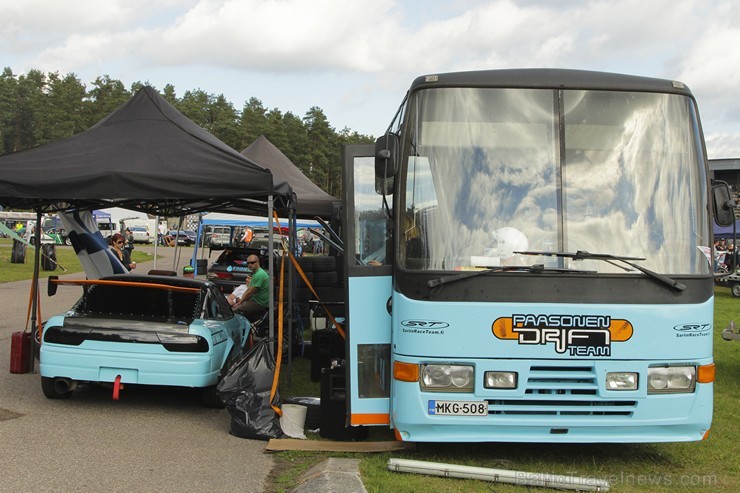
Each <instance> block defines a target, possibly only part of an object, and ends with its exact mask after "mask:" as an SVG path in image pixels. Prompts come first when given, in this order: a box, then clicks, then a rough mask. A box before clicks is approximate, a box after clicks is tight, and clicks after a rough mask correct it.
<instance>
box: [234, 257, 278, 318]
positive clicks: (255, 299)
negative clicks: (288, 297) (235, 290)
mask: <svg viewBox="0 0 740 493" xmlns="http://www.w3.org/2000/svg"><path fill="white" fill-rule="evenodd" d="M247 267H248V268H249V270H250V271H251V272H252V279H251V280H250V281H249V286H248V287H247V290H246V291H245V292H244V294H243V295H242V296H241V297H239V298H235V299H234V301H233V303H234V304H233V305H232V308H233V310H234V311H235V312H236V313H239V314H241V315H244V316H245V317H247V319H248V320H249V321H250V322H254V321H257V320H259V319H260V318H261V317H262V315H264V314H265V313H266V312H267V308H268V307H269V306H270V277H269V276H268V275H267V272H265V271H264V270H263V269H262V267H260V259H259V257H257V255H250V256H249V257H247Z"/></svg>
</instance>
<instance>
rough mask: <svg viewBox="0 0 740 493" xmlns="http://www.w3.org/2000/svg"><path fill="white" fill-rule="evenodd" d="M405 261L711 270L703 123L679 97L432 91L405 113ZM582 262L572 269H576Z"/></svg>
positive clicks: (454, 266)
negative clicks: (603, 257) (628, 263)
mask: <svg viewBox="0 0 740 493" xmlns="http://www.w3.org/2000/svg"><path fill="white" fill-rule="evenodd" d="M404 126H405V129H406V134H405V135H406V136H407V138H406V139H405V142H404V150H403V159H402V166H403V167H404V168H405V169H402V172H401V180H402V182H401V198H402V201H401V204H404V206H403V207H401V209H402V210H401V211H400V213H401V218H400V221H401V222H400V225H401V231H399V233H400V238H399V239H400V242H399V243H400V249H399V252H400V254H399V262H400V264H401V266H402V267H404V268H406V269H411V270H446V271H454V270H467V269H475V268H480V267H493V266H509V265H513V266H516V265H523V266H526V265H534V264H544V265H545V266H548V265H551V266H553V267H559V268H573V269H588V270H591V271H596V272H597V273H634V274H636V275H637V274H640V272H639V271H637V270H634V269H629V270H628V271H625V270H624V269H623V267H620V266H617V265H615V264H613V263H609V262H604V261H599V260H590V259H587V260H574V259H572V258H562V257H561V258H558V257H554V256H553V257H551V256H544V255H531V254H530V255H522V254H519V253H516V252H522V251H530V252H531V251H538V252H576V251H587V252H591V253H601V254H611V255H622V256H630V257H639V258H644V259H645V260H641V261H639V264H640V266H642V267H645V268H648V269H651V270H653V271H656V272H659V273H663V274H669V275H670V274H673V275H706V274H708V273H709V272H711V266H710V262H709V255H710V242H711V236H710V226H709V219H708V211H707V210H706V209H705V208H704V207H703V206H702V204H704V203H706V193H707V183H706V171H705V161H704V158H703V149H702V146H701V137H700V130H699V123H698V117H697V115H696V112H695V108H694V104H693V101H692V100H691V99H690V98H688V97H685V96H681V95H674V94H659V93H648V92H623V91H594V90H590V91H583V90H553V89H508V88H506V89H501V88H432V89H424V90H420V91H418V92H416V93H414V94H412V95H411V97H410V99H409V102H408V106H407V113H406V117H405V121H404ZM575 262H578V263H575Z"/></svg>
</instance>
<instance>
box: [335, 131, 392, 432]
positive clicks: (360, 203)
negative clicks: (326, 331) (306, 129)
mask: <svg viewBox="0 0 740 493" xmlns="http://www.w3.org/2000/svg"><path fill="white" fill-rule="evenodd" d="M374 155H375V146H374V145H355V146H346V147H345V148H344V152H343V180H344V185H343V192H342V193H343V195H344V196H343V199H344V200H343V210H342V214H343V216H342V223H343V228H342V235H343V243H344V262H345V266H344V267H345V268H344V272H345V276H346V283H345V286H346V287H345V289H347V297H346V300H347V307H346V315H347V332H346V334H347V339H346V341H345V345H346V354H347V382H348V385H347V399H348V405H347V412H348V415H349V416H348V418H349V419H348V421H349V424H351V425H354V426H357V425H388V424H389V422H390V414H389V410H390V404H389V402H390V358H391V316H390V302H389V300H390V297H391V292H392V274H393V268H392V265H391V262H392V255H391V254H390V246H391V245H392V243H393V242H392V239H391V238H390V231H391V228H390V227H389V225H390V221H391V220H390V219H389V218H388V216H387V214H386V210H385V207H384V205H383V196H382V195H380V194H379V193H378V191H377V190H378V189H377V186H379V183H376V178H375V158H374ZM386 200H387V203H388V205H387V207H392V202H391V197H390V196H388V197H386Z"/></svg>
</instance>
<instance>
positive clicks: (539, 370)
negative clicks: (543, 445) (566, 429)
mask: <svg viewBox="0 0 740 493" xmlns="http://www.w3.org/2000/svg"><path fill="white" fill-rule="evenodd" d="M524 393H525V396H524V397H523V398H521V399H489V400H488V403H489V408H488V409H489V410H488V414H493V415H497V414H498V415H501V414H504V415H530V416H563V417H568V416H631V415H632V413H633V412H634V410H635V407H636V406H637V402H636V401H633V400H616V399H612V400H607V399H603V398H601V397H599V396H598V384H597V382H596V373H595V371H594V368H593V367H591V366H563V367H559V366H533V367H531V368H530V371H529V377H528V378H527V381H526V389H525V392H524Z"/></svg>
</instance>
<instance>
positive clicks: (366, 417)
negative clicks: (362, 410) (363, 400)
mask: <svg viewBox="0 0 740 493" xmlns="http://www.w3.org/2000/svg"><path fill="white" fill-rule="evenodd" d="M350 423H352V426H358V425H389V424H391V415H390V414H385V413H377V414H353V415H352V416H350Z"/></svg>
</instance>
